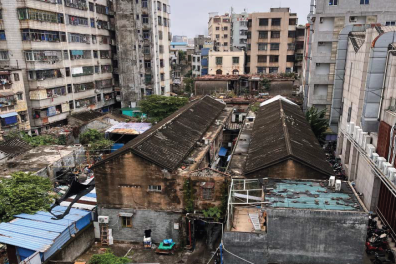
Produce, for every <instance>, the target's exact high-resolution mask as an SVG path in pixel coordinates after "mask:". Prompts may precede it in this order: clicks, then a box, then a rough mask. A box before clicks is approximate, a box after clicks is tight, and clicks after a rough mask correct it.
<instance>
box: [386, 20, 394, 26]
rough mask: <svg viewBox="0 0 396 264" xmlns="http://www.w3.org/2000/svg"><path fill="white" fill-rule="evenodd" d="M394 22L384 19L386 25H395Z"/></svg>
mask: <svg viewBox="0 0 396 264" xmlns="http://www.w3.org/2000/svg"><path fill="white" fill-rule="evenodd" d="M395 24H396V22H395V21H386V23H385V25H386V26H395Z"/></svg>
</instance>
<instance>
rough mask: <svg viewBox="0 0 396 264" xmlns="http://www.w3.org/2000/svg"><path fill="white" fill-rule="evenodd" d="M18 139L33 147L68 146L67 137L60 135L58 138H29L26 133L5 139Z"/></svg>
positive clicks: (48, 136)
mask: <svg viewBox="0 0 396 264" xmlns="http://www.w3.org/2000/svg"><path fill="white" fill-rule="evenodd" d="M15 137H18V138H20V139H22V140H23V141H25V142H26V143H28V144H29V145H30V146H32V147H38V146H47V145H66V137H65V136H64V135H60V136H59V137H58V138H56V137H53V136H50V135H41V136H29V135H28V134H27V133H25V132H16V133H10V134H8V135H7V136H6V137H5V138H6V140H9V139H12V138H15Z"/></svg>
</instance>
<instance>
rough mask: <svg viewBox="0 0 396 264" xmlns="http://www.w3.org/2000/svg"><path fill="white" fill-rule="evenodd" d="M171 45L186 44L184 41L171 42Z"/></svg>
mask: <svg viewBox="0 0 396 264" xmlns="http://www.w3.org/2000/svg"><path fill="white" fill-rule="evenodd" d="M171 46H187V43H186V42H171Z"/></svg>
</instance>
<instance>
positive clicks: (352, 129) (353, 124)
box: [347, 122, 355, 136]
mask: <svg viewBox="0 0 396 264" xmlns="http://www.w3.org/2000/svg"><path fill="white" fill-rule="evenodd" d="M354 129H355V123H354V122H349V131H347V133H348V134H349V135H351V136H352V135H353V131H354Z"/></svg>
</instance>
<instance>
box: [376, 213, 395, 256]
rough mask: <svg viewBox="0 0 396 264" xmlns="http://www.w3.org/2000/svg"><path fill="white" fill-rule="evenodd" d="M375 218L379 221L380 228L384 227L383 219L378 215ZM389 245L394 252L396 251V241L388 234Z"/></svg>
mask: <svg viewBox="0 0 396 264" xmlns="http://www.w3.org/2000/svg"><path fill="white" fill-rule="evenodd" d="M374 220H375V221H377V226H378V228H379V229H382V227H383V226H384V225H383V224H382V222H381V219H380V218H379V217H378V216H377V217H375V218H374ZM388 245H389V249H390V250H392V251H393V252H394V253H396V242H395V241H394V239H393V238H392V236H388Z"/></svg>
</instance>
